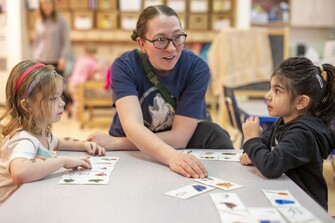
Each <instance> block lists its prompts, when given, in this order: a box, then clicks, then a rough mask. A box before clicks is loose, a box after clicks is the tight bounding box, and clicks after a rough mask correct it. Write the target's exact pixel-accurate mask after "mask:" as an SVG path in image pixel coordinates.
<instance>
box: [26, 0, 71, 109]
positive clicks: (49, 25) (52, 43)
mask: <svg viewBox="0 0 335 223" xmlns="http://www.w3.org/2000/svg"><path fill="white" fill-rule="evenodd" d="M39 12H40V18H39V19H37V20H36V23H35V37H34V41H33V45H32V52H33V57H32V58H33V59H34V60H36V61H38V62H40V63H44V64H51V65H53V66H54V67H55V68H56V71H57V72H58V73H59V74H60V75H62V76H64V77H66V75H67V74H65V72H64V71H65V68H66V63H67V62H69V63H70V62H71V59H72V58H73V55H72V47H71V39H70V28H69V25H68V23H67V21H66V19H65V18H64V17H63V16H62V15H60V14H58V12H57V10H56V5H55V0H39ZM64 80H66V79H64ZM65 86H66V85H65ZM67 92H68V91H67V89H64V93H63V96H64V98H65V103H66V106H67V105H68V104H69V103H71V101H72V99H71V97H70V95H69V94H68V93H67Z"/></svg>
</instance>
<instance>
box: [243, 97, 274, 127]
mask: <svg viewBox="0 0 335 223" xmlns="http://www.w3.org/2000/svg"><path fill="white" fill-rule="evenodd" d="M237 104H238V108H239V109H240V111H241V112H242V113H243V114H244V115H245V116H246V118H248V117H249V116H258V117H259V119H260V122H261V125H262V124H264V123H268V124H273V123H274V122H275V121H276V120H277V119H278V117H274V116H270V115H269V113H268V110H267V109H266V104H265V102H264V99H248V100H240V101H238V102H237Z"/></svg>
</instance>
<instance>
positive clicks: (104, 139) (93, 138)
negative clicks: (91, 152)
mask: <svg viewBox="0 0 335 223" xmlns="http://www.w3.org/2000/svg"><path fill="white" fill-rule="evenodd" d="M87 141H90V142H95V143H97V144H98V145H99V146H101V147H103V148H108V147H109V146H111V145H112V143H113V142H111V141H113V136H110V135H108V134H105V133H101V132H94V133H92V134H91V135H89V136H88V137H87Z"/></svg>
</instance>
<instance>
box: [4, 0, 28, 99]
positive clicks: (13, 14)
mask: <svg viewBox="0 0 335 223" xmlns="http://www.w3.org/2000/svg"><path fill="white" fill-rule="evenodd" d="M6 4H7V12H6V24H5V26H4V27H2V29H5V31H4V38H5V41H4V42H5V46H1V50H5V51H6V52H5V53H4V54H7V69H6V70H5V71H0V75H1V81H0V104H4V103H5V100H6V96H5V89H6V82H7V78H8V75H9V72H10V71H11V69H12V68H13V67H14V66H15V65H16V64H17V63H18V62H20V61H22V60H24V59H27V58H29V57H30V52H29V48H30V47H29V39H28V34H27V24H26V22H27V20H26V10H25V8H24V7H25V1H22V0H10V1H7V2H6Z"/></svg>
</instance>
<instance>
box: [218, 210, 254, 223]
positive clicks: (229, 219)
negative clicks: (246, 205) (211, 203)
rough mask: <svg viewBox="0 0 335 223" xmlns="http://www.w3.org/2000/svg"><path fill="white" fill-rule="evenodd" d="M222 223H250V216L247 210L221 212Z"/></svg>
mask: <svg viewBox="0 0 335 223" xmlns="http://www.w3.org/2000/svg"><path fill="white" fill-rule="evenodd" d="M219 215H220V219H221V222H224V223H236V222H238V223H250V218H251V217H250V215H249V212H248V211H247V210H238V211H237V210H219Z"/></svg>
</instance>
